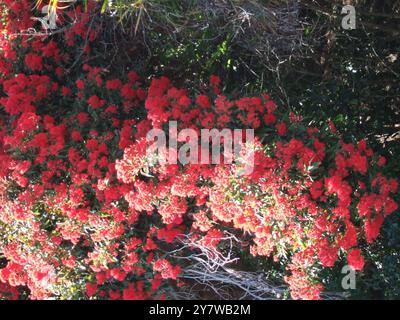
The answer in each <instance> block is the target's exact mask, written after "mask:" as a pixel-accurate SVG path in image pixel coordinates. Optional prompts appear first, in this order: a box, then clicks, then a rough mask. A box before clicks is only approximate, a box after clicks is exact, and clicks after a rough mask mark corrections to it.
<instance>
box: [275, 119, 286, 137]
mask: <svg viewBox="0 0 400 320" xmlns="http://www.w3.org/2000/svg"><path fill="white" fill-rule="evenodd" d="M275 127H276V130H277V131H278V134H279V135H280V136H284V135H285V134H286V130H287V128H286V123H284V122H281V123H278V124H276V125H275Z"/></svg>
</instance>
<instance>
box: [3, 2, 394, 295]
mask: <svg viewBox="0 0 400 320" xmlns="http://www.w3.org/2000/svg"><path fill="white" fill-rule="evenodd" d="M2 6H4V8H5V9H6V10H4V11H3V12H4V13H5V17H4V18H5V20H4V25H3V26H2V30H3V32H2V33H1V37H2V38H1V39H0V41H1V43H2V46H1V47H2V49H1V57H0V74H1V80H0V85H1V93H2V94H1V100H0V105H1V108H2V109H1V115H0V125H1V130H0V161H1V167H0V235H1V240H0V252H1V253H2V255H3V256H4V259H3V260H4V261H3V263H2V265H0V268H1V269H0V283H1V285H0V294H1V295H2V296H4V298H26V297H29V298H31V299H44V298H50V297H51V298H89V297H90V298H99V299H121V298H123V299H149V298H166V297H169V293H170V292H172V291H174V290H178V289H179V287H180V286H184V285H187V283H185V282H184V281H181V280H180V278H179V275H180V273H181V271H182V270H183V269H184V268H185V267H186V266H185V263H181V261H180V260H177V259H175V258H174V255H172V254H170V253H171V252H173V251H174V250H175V249H177V248H179V246H180V244H179V241H177V240H178V239H179V235H182V234H185V235H188V236H190V237H191V238H192V239H193V240H195V241H197V242H199V243H202V244H203V245H204V246H207V247H210V248H214V249H216V250H219V249H221V250H222V248H223V243H222V242H223V241H221V239H223V235H224V232H225V231H229V232H234V233H235V234H237V235H238V237H239V238H240V239H241V240H242V244H243V248H242V249H243V251H249V252H250V253H251V255H253V256H255V257H258V258H259V259H267V258H268V257H270V258H272V260H273V261H274V262H273V264H275V265H276V266H277V268H279V267H282V268H283V269H284V273H285V277H284V280H285V282H286V283H287V284H288V285H289V287H290V291H291V295H292V297H293V298H296V299H297V298H302V299H316V298H319V297H320V296H321V294H322V292H323V290H324V285H323V278H324V273H326V272H328V273H329V270H332V268H338V267H340V266H342V265H345V264H349V265H350V266H352V267H353V268H354V269H355V270H357V271H362V270H363V269H364V265H365V264H367V263H368V262H369V260H368V259H371V257H369V256H368V255H366V253H368V252H369V250H370V248H371V246H373V245H374V242H375V240H376V238H377V237H378V235H379V233H380V229H381V226H382V224H383V222H384V220H385V218H386V217H388V216H389V215H391V214H392V213H393V212H395V211H396V210H397V208H398V206H397V203H396V201H395V199H394V197H396V195H397V194H398V184H397V181H396V180H395V179H394V178H393V177H391V175H390V172H387V171H388V170H387V167H386V162H387V160H386V158H384V157H383V156H380V155H378V154H376V153H375V152H374V151H373V150H372V149H371V148H370V147H369V146H368V144H367V142H366V141H365V140H359V141H347V140H346V139H345V138H344V137H342V136H341V135H340V133H338V132H337V130H336V128H335V126H334V124H333V123H332V122H327V123H325V124H324V123H322V124H321V125H320V126H318V127H317V126H310V125H308V122H307V121H306V119H304V118H303V117H302V116H301V115H299V114H295V113H293V112H289V111H288V110H286V109H285V108H283V107H279V106H277V105H276V104H275V103H274V102H273V101H272V100H271V98H270V96H268V95H267V94H261V95H259V96H249V97H242V98H229V97H227V96H225V95H224V94H223V93H222V91H221V80H220V78H219V77H217V76H212V77H211V78H210V81H209V82H210V83H209V85H208V86H207V87H201V88H198V89H197V90H196V89H194V88H187V89H181V88H177V87H174V85H173V80H169V79H168V78H166V77H160V78H154V79H152V80H151V81H150V83H149V82H147V81H146V79H144V78H141V77H140V76H139V75H138V74H137V73H136V72H133V71H127V72H124V73H120V75H119V76H118V77H115V76H110V75H108V70H107V69H106V68H104V65H105V64H106V63H107V62H106V61H102V63H104V65H103V64H101V63H100V60H101V59H100V60H99V59H98V58H97V57H94V58H95V61H96V64H92V63H91V58H92V57H93V56H94V54H93V52H96V51H97V50H98V47H99V46H101V44H99V42H98V41H97V39H98V37H99V36H100V35H101V34H102V31H103V29H102V27H103V25H102V24H101V23H97V22H96V21H94V20H90V17H91V16H92V15H93V14H96V13H98V12H99V10H100V9H101V8H100V7H98V6H96V5H95V4H94V3H92V2H89V4H88V8H87V10H86V9H85V8H84V6H79V5H77V6H75V7H73V8H70V10H67V11H65V12H64V13H63V16H62V17H60V23H62V21H64V22H65V23H68V21H71V20H72V21H74V23H73V24H72V25H71V26H70V27H69V28H67V29H66V30H64V32H62V33H55V34H54V35H52V36H51V37H49V36H38V35H36V36H34V37H32V36H30V35H16V33H19V32H21V30H28V29H29V28H32V27H34V26H35V21H33V20H32V19H30V18H31V7H30V2H29V1H12V0H6V1H4V3H3V4H2ZM96 10H97V11H96ZM89 21H94V22H93V23H89ZM82 59H84V60H85V63H83V62H82V61H83V60H82ZM194 91H197V92H198V94H193V92H194ZM170 120H175V121H177V122H178V125H179V129H181V128H182V129H183V128H191V129H193V130H195V131H196V132H198V131H199V130H200V129H201V128H217V129H222V128H229V129H235V128H240V129H247V128H252V129H255V132H256V135H257V137H258V139H257V140H256V141H255V142H254V144H252V145H248V144H245V143H243V153H242V156H243V157H246V152H245V151H246V150H247V151H248V152H253V153H254V159H255V166H254V170H253V171H252V172H251V173H250V174H248V175H241V174H240V173H241V172H242V171H243V167H242V163H241V162H236V163H234V164H233V165H223V164H221V165H200V164H199V165H193V164H190V165H185V166H184V165H181V164H179V165H176V164H168V163H167V164H160V163H158V164H154V163H153V162H151V161H149V159H147V154H146V150H147V146H148V143H147V142H146V140H145V136H146V134H147V132H148V131H149V130H151V129H153V128H159V129H162V130H165V131H168V126H167V125H168V122H169V121H170ZM183 142H184V141H181V142H180V143H181V144H182V143H183ZM188 254H190V252H189V253H188ZM331 274H332V275H333V276H336V274H334V273H331Z"/></svg>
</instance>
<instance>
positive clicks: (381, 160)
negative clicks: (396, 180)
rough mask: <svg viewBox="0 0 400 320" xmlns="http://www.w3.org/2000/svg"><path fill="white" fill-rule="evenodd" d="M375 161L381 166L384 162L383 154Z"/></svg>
mask: <svg viewBox="0 0 400 320" xmlns="http://www.w3.org/2000/svg"><path fill="white" fill-rule="evenodd" d="M377 163H378V166H380V167H383V166H384V165H385V164H386V158H385V157H383V156H380V157H379V159H378V162H377Z"/></svg>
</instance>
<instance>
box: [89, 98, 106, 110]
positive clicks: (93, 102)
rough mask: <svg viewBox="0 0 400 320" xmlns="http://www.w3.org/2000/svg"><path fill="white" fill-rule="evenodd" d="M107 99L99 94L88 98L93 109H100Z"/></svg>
mask: <svg viewBox="0 0 400 320" xmlns="http://www.w3.org/2000/svg"><path fill="white" fill-rule="evenodd" d="M104 103H105V101H104V100H101V99H99V97H98V96H91V97H90V98H89V99H88V104H89V105H90V106H91V107H92V108H93V109H98V108H101V107H102V106H104Z"/></svg>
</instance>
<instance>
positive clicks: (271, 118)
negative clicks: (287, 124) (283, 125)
mask: <svg viewBox="0 0 400 320" xmlns="http://www.w3.org/2000/svg"><path fill="white" fill-rule="evenodd" d="M264 122H265V124H266V125H267V126H268V125H270V124H274V123H275V122H276V116H275V115H274V114H273V113H267V114H266V115H264Z"/></svg>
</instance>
